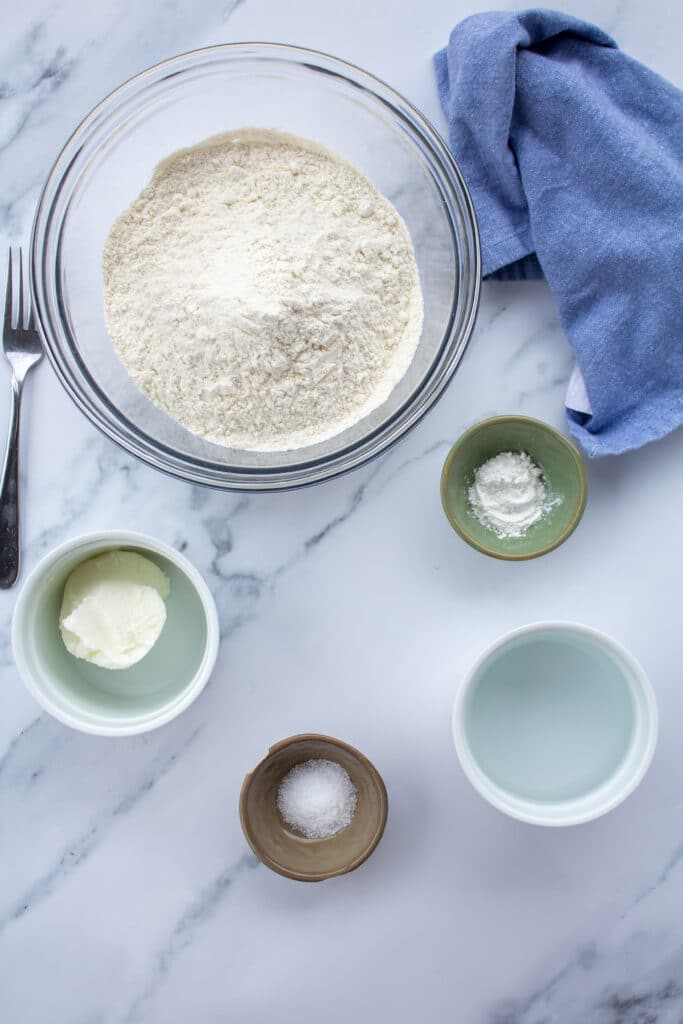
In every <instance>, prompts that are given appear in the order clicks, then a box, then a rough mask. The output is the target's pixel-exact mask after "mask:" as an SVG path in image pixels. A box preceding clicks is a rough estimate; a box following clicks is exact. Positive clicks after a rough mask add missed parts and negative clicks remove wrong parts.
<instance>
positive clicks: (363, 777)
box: [240, 733, 388, 882]
mask: <svg viewBox="0 0 683 1024" xmlns="http://www.w3.org/2000/svg"><path fill="white" fill-rule="evenodd" d="M311 758H324V759H326V760H328V761H336V762H337V764H340V765H341V766H342V768H345V769H346V771H347V772H348V773H349V775H350V777H351V781H352V782H353V784H354V786H355V787H356V793H357V803H356V812H355V814H354V816H353V819H352V821H351V824H350V825H348V826H347V827H346V828H345V829H344V830H343V831H342V832H338V833H337V834H336V835H335V836H330V838H329V839H308V838H306V836H302V835H299V833H297V832H295V831H293V830H292V829H291V828H290V826H289V825H287V824H286V823H285V822H284V821H283V819H282V817H281V815H280V812H279V811H278V809H277V793H278V789H279V786H280V782H281V781H282V779H283V778H284V777H285V775H286V774H287V772H288V771H290V769H292V768H293V767H294V765H295V764H300V763H301V762H302V761H308V760H310V759H311ZM387 813H388V800H387V791H386V788H385V786H384V783H383V782H382V778H381V776H380V774H379V772H378V771H377V769H376V768H375V767H374V765H372V764H371V763H370V762H369V761H368V759H367V758H366V757H363V755H362V754H361V753H360V751H358V750H356V749H355V748H354V747H351V746H349V744H348V743H343V742H342V741H341V740H335V739H333V738H332V737H331V736H320V735H319V734H317V733H306V734H303V735H301V736H290V737H289V738H288V739H286V740H281V741H280V742H279V743H276V744H275V746H273V747H271V748H270V750H269V751H268V753H267V754H266V756H265V757H264V758H263V760H262V761H259V763H258V764H257V765H256V767H255V768H254V769H253V771H251V772H249V774H248V775H246V776H245V778H244V782H243V783H242V792H241V793H240V820H241V822H242V829H243V831H244V834H245V836H246V838H247V842H248V843H249V845H250V846H251V848H252V850H253V851H254V853H255V854H256V856H257V857H258V858H259V860H261V861H263V863H264V864H265V865H266V866H267V867H269V868H272V869H273V871H277V872H278V874H280V875H285V876H286V877H287V878H294V879H296V880H297V881H299V882H322V881H323V880H324V879H325V878H332V877H334V875H344V874H346V873H347V872H348V871H353V870H354V869H355V868H357V867H358V866H359V865H360V864H362V863H363V861H364V860H367V858H368V857H369V856H370V854H371V853H372V851H373V850H374V849H375V847H376V846H377V844H378V842H379V841H380V839H381V838H382V833H383V832H384V826H385V825H386V822H387Z"/></svg>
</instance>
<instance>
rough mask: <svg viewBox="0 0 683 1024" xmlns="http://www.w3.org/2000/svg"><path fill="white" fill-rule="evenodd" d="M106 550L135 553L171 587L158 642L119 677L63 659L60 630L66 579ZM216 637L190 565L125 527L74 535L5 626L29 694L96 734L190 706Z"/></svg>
mask: <svg viewBox="0 0 683 1024" xmlns="http://www.w3.org/2000/svg"><path fill="white" fill-rule="evenodd" d="M112 549H124V550H126V551H137V552H139V553H140V554H141V555H144V556H145V557H147V558H149V559H151V561H153V562H154V563H155V564H156V565H158V566H159V568H160V569H161V570H162V571H163V572H165V573H166V575H167V576H168V578H169V580H170V583H171V589H170V593H169V595H168V598H167V600H166V622H165V624H164V628H163V630H162V631H161V635H160V637H159V639H158V640H157V642H156V644H155V645H154V647H153V648H152V650H151V651H150V652H149V653H148V654H147V655H145V657H144V658H142V659H141V660H140V661H139V662H138V663H137V664H136V665H133V666H132V667H131V668H127V669H121V670H117V671H112V670H110V669H106V668H100V667H99V666H97V665H91V664H90V663H89V662H87V661H84V660H83V659H82V658H75V657H74V656H73V655H72V654H69V652H68V651H67V649H66V647H65V646H64V642H63V640H62V636H61V633H60V629H59V611H60V607H61V603H62V594H63V592H64V584H65V583H66V580H67V577H68V576H69V575H70V573H71V572H72V571H73V570H74V569H75V568H76V566H77V565H79V564H80V563H81V562H83V561H84V560H85V559H86V558H92V557H93V556H94V555H99V554H102V552H104V551H111V550H112ZM218 638H219V629H218V613H217V611H216V603H215V601H214V599H213V596H212V594H211V591H210V590H209V588H208V586H207V585H206V583H205V581H204V579H203V578H202V576H201V575H200V574H199V572H198V571H197V570H196V569H195V567H194V566H193V565H192V563H191V562H189V561H188V560H187V558H185V556H184V555H181V554H180V553H179V552H178V551H176V550H175V548H172V547H170V546H169V545H168V544H164V543H162V542H161V541H159V540H156V539H155V538H154V537H148V536H145V535H144V534H140V533H131V532H129V531H127V530H110V531H108V532H106V533H93V534H88V535H86V536H84V537H77V538H76V539H75V540H70V541H67V542H66V543H65V544H62V545H61V546H60V547H58V548H56V549H55V550H54V551H51V552H50V554H48V555H46V556H45V558H43V560H42V561H41V562H39V563H38V565H37V566H36V567H35V569H34V570H33V572H32V573H31V574H30V575H29V577H28V579H27V580H26V583H25V584H24V586H23V587H22V590H21V593H20V594H19V598H18V600H17V603H16V607H15V609H14V617H13V620H12V647H13V650H14V660H15V662H16V666H17V669H18V670H19V675H20V676H21V678H22V679H23V681H24V683H25V684H26V687H27V689H28V690H29V692H30V693H31V694H32V695H33V696H34V697H35V699H36V700H37V701H38V703H39V704H41V705H42V707H44V708H45V710H46V711H49V713H50V714H51V715H54V717H55V718H57V719H59V721H60V722H63V723H64V724H65V725H69V726H71V728H72V729H79V730H80V731H81V732H88V733H94V734H95V735H98V736H131V735H133V734H135V733H142V732H147V731H148V730H150V729H156V728H157V727H158V726H160V725H164V724H165V723H166V722H170V721H171V719H173V718H175V717H176V715H179V714H180V713H181V711H184V710H185V708H187V707H189V705H190V704H191V703H192V702H193V701H194V700H195V699H196V698H197V697H198V696H199V694H200V693H201V691H202V690H203V689H204V687H205V685H206V683H207V681H208V679H209V676H210V675H211V672H212V670H213V667H214V665H215V662H216V656H217V654H218Z"/></svg>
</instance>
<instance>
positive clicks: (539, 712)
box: [464, 630, 636, 802]
mask: <svg viewBox="0 0 683 1024" xmlns="http://www.w3.org/2000/svg"><path fill="white" fill-rule="evenodd" d="M464 711H465V718H464V726H465V733H466V736H467V742H468V745H469V747H470V751H471V753H472V756H473V757H474V759H475V761H476V762H477V764H478V766H479V768H480V769H481V771H482V772H483V773H484V774H485V775H486V776H487V777H488V778H489V779H490V780H491V781H492V782H493V783H495V784H496V785H497V786H499V787H500V788H501V789H503V790H506V791H507V792H508V793H511V794H514V795H515V796H516V797H519V798H521V799H523V800H530V801H543V802H556V801H557V802H560V801H569V800H574V799H578V798H580V797H582V796H584V795H585V794H587V793H590V792H591V791H592V790H594V789H596V788H597V787H599V786H600V785H602V784H603V783H605V782H606V781H607V780H609V779H610V778H611V777H612V776H613V775H614V774H615V772H617V770H618V769H619V767H620V765H621V764H622V763H623V762H624V760H625V758H626V756H627V754H628V752H629V749H630V747H631V745H632V740H633V736H634V729H635V720H636V706H635V701H634V697H633V692H632V688H631V685H630V683H629V671H628V667H627V666H626V665H625V664H624V663H623V662H621V661H620V660H619V659H618V658H617V657H616V655H614V654H612V653H611V652H610V651H609V650H607V649H605V648H603V647H601V646H599V644H598V643H597V642H596V641H595V640H594V639H592V638H591V637H590V636H587V635H581V634H577V633H571V632H567V631H562V630H557V631H555V630H548V631H541V632H539V633H529V634H523V635H521V636H518V637H515V638H513V639H511V640H510V641H509V642H508V643H507V644H505V645H504V646H503V647H501V648H498V650H496V651H494V653H493V654H492V655H491V657H490V658H488V659H486V661H485V662H484V663H483V665H482V666H481V667H480V669H479V671H478V673H477V677H476V678H475V679H474V680H473V683H472V686H471V688H470V690H469V693H468V696H467V700H466V703H465V709H464Z"/></svg>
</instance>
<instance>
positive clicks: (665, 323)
mask: <svg viewBox="0 0 683 1024" xmlns="http://www.w3.org/2000/svg"><path fill="white" fill-rule="evenodd" d="M434 59H435V65H436V73H437V82H438V87H439V95H440V98H441V104H442V106H443V109H444V112H445V113H446V116H447V118H448V126H449V138H450V145H451V149H452V150H453V154H454V156H455V158H456V160H457V161H458V163H459V165H460V168H461V170H462V172H463V174H464V176H465V179H466V181H467V184H468V186H469V188H470V191H471V193H472V198H473V200H474V206H475V209H476V212H477V219H478V221H479V230H480V234H481V243H482V258H483V271H484V275H485V276H491V277H496V278H506V279H510V278H513V279H521V278H533V277H542V276H545V278H546V279H547V281H548V284H549V285H550V287H551V289H552V291H553V294H554V296H555V300H556V303H557V307H558V310H559V314H560V318H561V321H562V326H563V328H564V330H565V331H566V333H567V335H568V337H569V340H570V343H571V345H572V347H573V349H574V353H575V356H576V360H577V364H578V366H579V368H580V370H581V373H582V375H583V382H584V383H585V389H586V392H587V396H588V400H589V403H590V405H589V409H590V411H589V412H585V411H584V412H580V411H578V412H577V411H575V410H572V409H568V410H567V414H568V417H569V425H570V430H571V432H572V433H573V434H574V435H575V437H576V438H577V439H578V440H579V441H580V443H581V444H582V446H583V447H584V449H585V450H586V452H587V453H588V454H589V455H608V454H616V453H618V452H623V451H626V450H628V449H630V448H638V447H639V446H640V445H642V444H645V443H646V442H647V441H653V440H655V439H656V438H659V437H662V436H663V435H664V434H666V433H668V432H669V431H671V430H673V429H674V428H675V427H678V426H680V425H681V423H683V93H682V92H681V91H680V90H678V89H676V88H674V86H673V85H671V84H670V83H669V82H667V81H665V80H664V79H663V78H660V77H659V76H658V75H656V74H654V72H652V71H650V70H649V69H648V68H646V67H644V66H643V65H642V64H639V63H638V62H637V61H635V60H632V59H631V58H630V57H628V56H626V54H624V53H622V52H621V51H620V50H618V49H617V46H616V43H615V42H614V41H613V40H612V39H611V38H610V37H609V36H608V35H606V34H605V33H604V32H602V31H601V30H600V29H598V28H596V27H595V26H593V25H589V24H587V23H586V22H583V21H578V20H577V19H576V18H573V17H571V16H570V15H568V14H562V13H560V12H559V11H549V10H530V11H519V12H512V13H509V12H492V13H489V14H477V15H474V16H473V17H471V18H467V19H466V20H465V21H463V22H461V24H459V25H458V26H457V27H456V28H455V29H454V30H453V32H452V34H451V38H450V41H449V44H448V47H447V48H446V49H445V50H442V51H441V52H440V53H438V54H437V55H436V57H435V58H434ZM578 404H580V403H578Z"/></svg>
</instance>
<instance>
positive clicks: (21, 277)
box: [17, 246, 26, 331]
mask: <svg viewBox="0 0 683 1024" xmlns="http://www.w3.org/2000/svg"><path fill="white" fill-rule="evenodd" d="M25 312H26V306H25V299H24V252H23V250H22V248H21V246H19V314H18V317H17V330H18V331H23V329H24V314H25Z"/></svg>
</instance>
